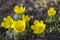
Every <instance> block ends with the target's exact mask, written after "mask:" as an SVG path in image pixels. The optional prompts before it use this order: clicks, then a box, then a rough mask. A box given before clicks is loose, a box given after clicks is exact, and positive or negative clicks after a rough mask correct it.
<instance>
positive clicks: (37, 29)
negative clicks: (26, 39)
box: [31, 20, 46, 34]
mask: <svg viewBox="0 0 60 40" xmlns="http://www.w3.org/2000/svg"><path fill="white" fill-rule="evenodd" d="M45 27H46V24H44V23H43V21H42V20H40V21H38V20H35V21H34V25H31V28H32V30H33V32H34V33H35V34H40V33H42V32H43V31H44V30H45Z"/></svg>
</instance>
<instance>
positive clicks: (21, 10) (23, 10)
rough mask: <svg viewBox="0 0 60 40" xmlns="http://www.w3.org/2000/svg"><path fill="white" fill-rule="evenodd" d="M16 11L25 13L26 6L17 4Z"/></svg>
mask: <svg viewBox="0 0 60 40" xmlns="http://www.w3.org/2000/svg"><path fill="white" fill-rule="evenodd" d="M14 12H15V13H16V14H23V13H24V12H25V7H23V6H20V7H19V6H15V7H14Z"/></svg>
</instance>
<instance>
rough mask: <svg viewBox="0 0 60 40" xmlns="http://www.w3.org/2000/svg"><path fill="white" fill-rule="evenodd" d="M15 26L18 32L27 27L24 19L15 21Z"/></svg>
mask: <svg viewBox="0 0 60 40" xmlns="http://www.w3.org/2000/svg"><path fill="white" fill-rule="evenodd" d="M13 25H14V26H13V28H14V30H15V31H16V32H23V31H24V30H25V27H26V23H25V21H23V20H18V21H15V22H14V23H13Z"/></svg>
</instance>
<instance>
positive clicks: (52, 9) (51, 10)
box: [48, 7, 56, 16]
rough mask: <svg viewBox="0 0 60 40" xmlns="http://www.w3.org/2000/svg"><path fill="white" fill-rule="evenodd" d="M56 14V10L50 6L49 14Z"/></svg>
mask: <svg viewBox="0 0 60 40" xmlns="http://www.w3.org/2000/svg"><path fill="white" fill-rule="evenodd" d="M55 14H56V10H55V9H54V8H53V7H50V8H49V10H48V16H54V15H55Z"/></svg>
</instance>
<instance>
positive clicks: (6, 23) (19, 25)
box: [1, 16, 30, 32]
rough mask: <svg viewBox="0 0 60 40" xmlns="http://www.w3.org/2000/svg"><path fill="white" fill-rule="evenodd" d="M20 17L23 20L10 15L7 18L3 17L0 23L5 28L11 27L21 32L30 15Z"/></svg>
mask: <svg viewBox="0 0 60 40" xmlns="http://www.w3.org/2000/svg"><path fill="white" fill-rule="evenodd" d="M22 19H24V20H17V21H15V20H13V19H12V17H11V16H7V18H6V17H4V18H3V22H2V23H1V26H2V27H5V28H13V29H14V30H15V31H17V32H22V31H24V30H25V27H26V22H28V21H29V20H30V17H29V16H28V18H22ZM28 19H29V20H28ZM25 20H27V21H25Z"/></svg>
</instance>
